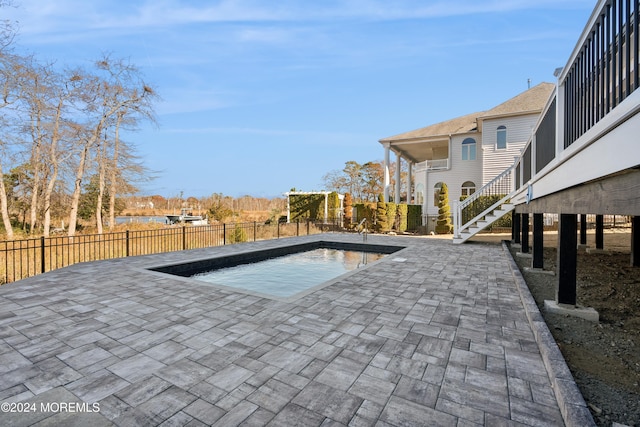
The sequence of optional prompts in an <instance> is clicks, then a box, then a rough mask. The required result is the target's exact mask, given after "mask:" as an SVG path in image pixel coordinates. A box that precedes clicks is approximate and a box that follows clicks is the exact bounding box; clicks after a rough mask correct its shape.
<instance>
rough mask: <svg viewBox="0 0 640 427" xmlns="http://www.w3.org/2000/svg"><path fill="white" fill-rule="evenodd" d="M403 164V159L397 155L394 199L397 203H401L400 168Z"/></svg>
mask: <svg viewBox="0 0 640 427" xmlns="http://www.w3.org/2000/svg"><path fill="white" fill-rule="evenodd" d="M401 163H402V157H400V154H399V153H396V191H395V195H394V198H393V201H394V202H395V203H400V187H401V186H400V184H401V183H400V166H401Z"/></svg>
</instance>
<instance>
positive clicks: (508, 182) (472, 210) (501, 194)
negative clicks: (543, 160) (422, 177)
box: [453, 162, 517, 238]
mask: <svg viewBox="0 0 640 427" xmlns="http://www.w3.org/2000/svg"><path fill="white" fill-rule="evenodd" d="M516 166H517V162H516V163H514V164H513V165H511V166H509V167H508V168H507V169H505V170H504V171H503V172H502V173H500V174H499V175H498V176H496V177H495V178H493V179H492V180H491V181H489V182H487V183H486V184H485V185H483V186H482V187H481V188H479V189H478V190H476V191H475V192H474V193H473V194H472V195H470V196H469V197H467V198H466V199H464V200H463V201H461V202H454V208H453V236H454V238H459V237H460V233H461V232H462V231H463V230H465V229H467V228H469V226H470V225H471V224H473V223H475V222H476V221H478V219H481V218H482V217H483V216H485V215H487V214H488V213H490V212H492V211H493V210H494V209H496V208H497V207H498V206H500V205H501V204H502V203H504V201H505V200H506V199H508V198H510V197H511V196H512V195H513V192H514V190H515V180H514V179H513V171H514V170H515V168H516ZM483 197H485V198H483ZM489 203H490V204H489Z"/></svg>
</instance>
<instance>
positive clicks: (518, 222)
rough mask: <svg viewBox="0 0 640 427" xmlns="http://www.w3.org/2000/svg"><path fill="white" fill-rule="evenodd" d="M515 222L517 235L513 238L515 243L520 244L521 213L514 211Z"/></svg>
mask: <svg viewBox="0 0 640 427" xmlns="http://www.w3.org/2000/svg"><path fill="white" fill-rule="evenodd" d="M513 224H514V230H515V236H514V238H513V243H515V244H516V245H519V244H520V214H519V213H515V212H514V213H513Z"/></svg>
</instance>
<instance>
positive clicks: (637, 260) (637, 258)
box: [631, 216, 640, 267]
mask: <svg viewBox="0 0 640 427" xmlns="http://www.w3.org/2000/svg"><path fill="white" fill-rule="evenodd" d="M631 266H632V267H640V216H634V217H632V218H631Z"/></svg>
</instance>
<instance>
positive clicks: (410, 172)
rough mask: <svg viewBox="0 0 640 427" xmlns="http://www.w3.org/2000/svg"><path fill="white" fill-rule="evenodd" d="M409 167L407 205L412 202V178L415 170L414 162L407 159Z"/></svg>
mask: <svg viewBox="0 0 640 427" xmlns="http://www.w3.org/2000/svg"><path fill="white" fill-rule="evenodd" d="M407 169H408V172H409V173H408V174H407V205H410V204H411V180H412V177H411V175H412V172H413V163H411V162H410V161H407Z"/></svg>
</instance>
